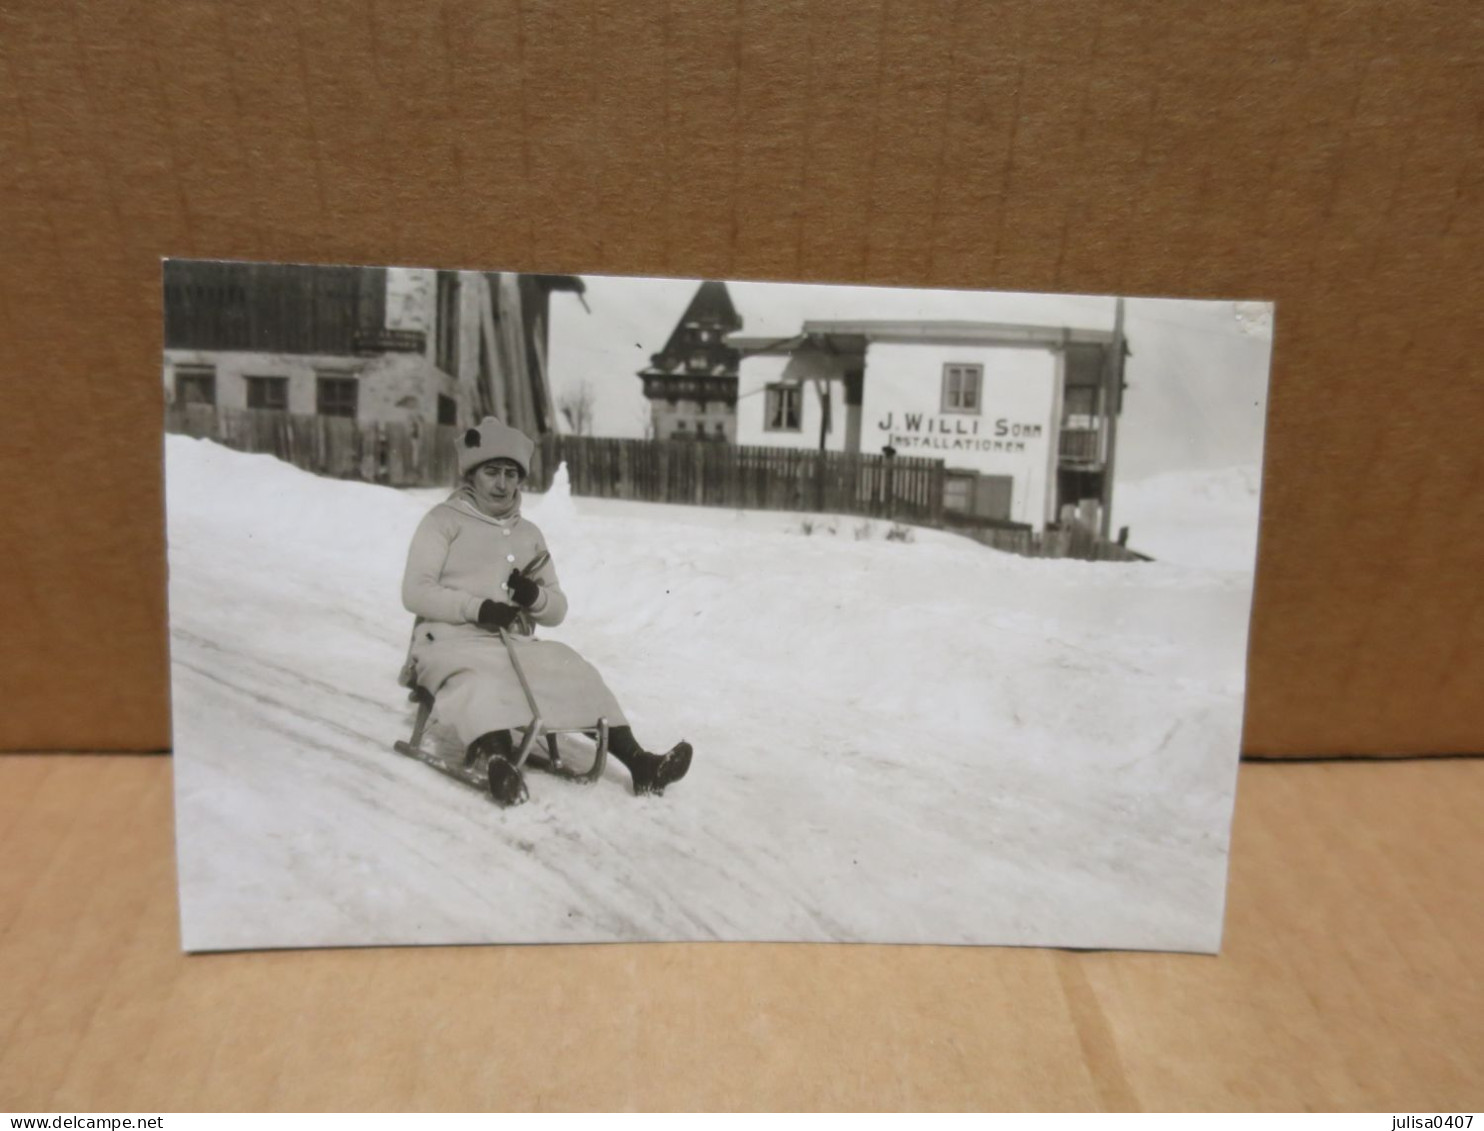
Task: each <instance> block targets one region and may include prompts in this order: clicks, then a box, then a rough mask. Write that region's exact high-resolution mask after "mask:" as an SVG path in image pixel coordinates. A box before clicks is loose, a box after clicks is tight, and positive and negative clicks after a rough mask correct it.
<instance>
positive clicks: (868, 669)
mask: <svg viewBox="0 0 1484 1131" xmlns="http://www.w3.org/2000/svg"><path fill="white" fill-rule="evenodd" d="M164 288H165V328H164V347H165V348H164V356H163V365H162V378H163V382H164V394H165V400H166V406H167V407H166V429H165V431H166V436H165V452H166V483H167V520H168V532H169V564H170V628H171V658H172V673H173V674H172V679H173V684H172V696H173V704H172V705H173V718H174V750H175V774H176V817H177V845H178V857H179V867H180V886H181V905H182V934H183V942H184V945H185V947H186V949H188V950H222V949H247V948H259V947H313V946H347V945H387V944H418V943H425V944H435V943H437V944H446V943H510V942H520V943H539V942H610V941H622V942H641V941H674V940H790V941H825V942H883V943H954V944H1004V945H1059V946H1072V947H1118V948H1131V949H1171V950H1187V951H1199V952H1213V951H1215V950H1217V949H1219V946H1220V940H1221V928H1222V914H1223V907H1224V893H1225V884H1226V870H1227V853H1228V841H1229V831H1230V823H1231V815H1232V804H1233V797H1234V789H1235V782H1236V768H1237V761H1238V755H1239V751H1240V745H1241V729H1242V716H1243V697H1244V686H1245V664H1246V649H1247V632H1248V618H1249V615H1250V611H1251V603H1252V584H1253V573H1254V568H1255V561H1256V547H1257V524H1258V502H1259V493H1260V483H1261V463H1262V441H1263V426H1264V419H1265V414H1266V406H1267V383H1268V364H1269V355H1270V352H1271V344H1272V332H1273V313H1274V312H1273V308H1272V307H1271V306H1270V305H1269V304H1266V303H1263V302H1259V301H1251V300H1249V299H1247V298H1246V297H1241V298H1237V299H1233V300H1232V301H1212V300H1183V299H1178V298H1170V299H1163V298H1161V299H1156V298H1142V297H1118V296H1084V295H1040V294H1023V293H1014V292H992V291H963V290H959V291H947V290H941V291H935V290H922V289H909V288H889V287H864V286H825V285H818V284H800V283H782V282H752V281H730V280H717V279H710V280H700V279H691V280H686V279H645V278H622V277H611V276H601V275H591V274H583V275H573V274H531V273H524V274H522V273H512V272H507V271H498V270H449V269H432V268H399V267H351V266H314V265H293V264H263V263H243V262H219V261H191V260H170V261H167V262H166V263H165V265H164Z"/></svg>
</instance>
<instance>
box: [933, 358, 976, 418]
mask: <svg viewBox="0 0 1484 1131" xmlns="http://www.w3.org/2000/svg"><path fill="white" fill-rule="evenodd" d="M983 382H984V366H982V365H955V364H953V363H951V362H950V363H949V364H948V365H945V366H943V411H944V412H978V411H979V386H980V385H981V384H983Z"/></svg>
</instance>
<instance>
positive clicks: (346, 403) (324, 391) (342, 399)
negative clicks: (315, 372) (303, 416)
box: [314, 377, 360, 419]
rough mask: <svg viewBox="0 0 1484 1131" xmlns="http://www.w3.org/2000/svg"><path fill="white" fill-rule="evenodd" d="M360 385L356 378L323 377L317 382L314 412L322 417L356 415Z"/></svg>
mask: <svg viewBox="0 0 1484 1131" xmlns="http://www.w3.org/2000/svg"><path fill="white" fill-rule="evenodd" d="M359 391H360V386H359V383H358V382H357V381H356V379H355V378H354V377H321V378H319V380H318V381H317V382H316V387H315V403H314V411H315V412H317V413H319V414H320V415H321V416H348V417H351V418H352V419H354V418H355V415H356V401H357V394H358V392H359Z"/></svg>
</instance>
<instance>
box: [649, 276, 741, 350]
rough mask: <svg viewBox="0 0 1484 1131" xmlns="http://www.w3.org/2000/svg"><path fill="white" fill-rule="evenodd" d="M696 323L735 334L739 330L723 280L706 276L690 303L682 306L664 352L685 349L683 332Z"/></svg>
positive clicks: (738, 320)
mask: <svg viewBox="0 0 1484 1131" xmlns="http://www.w3.org/2000/svg"><path fill="white" fill-rule="evenodd" d="M697 324H699V325H702V326H713V327H716V328H718V329H720V330H721V331H722V332H723V333H734V332H735V331H737V330H740V329H742V316H741V315H740V314H738V313H737V308H736V307H735V306H733V305H732V296H731V293H730V292H729V291H728V290H727V285H726V284H725V283H722V282H718V281H716V280H715V279H708V280H706V282H704V283H702V284H701V285H700V286H699V287H697V288H696V293H695V295H694V296H693V297H692V298H691V300H690V305H689V306H687V307H686V308H685V313H684V314H682V315H681V316H680V321H679V322H677V323H675V329H674V330H673V331H672V332H671V334H670V340H669V341H668V342H666V343H665V348H664V350H663V352H664V353H666V354H669V353H675V352H677V351H679V350H683V349H685V348H686V344H685V343H686V334H685V331H686V329H687V327H691V326H694V325H697Z"/></svg>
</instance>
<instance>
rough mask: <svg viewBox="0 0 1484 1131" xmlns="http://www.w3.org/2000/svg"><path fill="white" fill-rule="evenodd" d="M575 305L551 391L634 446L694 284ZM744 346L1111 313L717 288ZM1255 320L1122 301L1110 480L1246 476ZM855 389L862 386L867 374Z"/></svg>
mask: <svg viewBox="0 0 1484 1131" xmlns="http://www.w3.org/2000/svg"><path fill="white" fill-rule="evenodd" d="M583 279H584V280H585V281H586V283H587V296H586V298H587V304H588V306H589V307H590V308H591V313H589V312H588V311H585V310H584V309H583V307H582V305H581V303H580V302H579V301H578V300H577V298H576V297H575V296H573V295H570V294H563V293H560V292H559V293H556V294H554V295H552V300H551V310H552V313H551V379H552V387H553V391H554V392H555V393H556V394H557V395H558V396H560V395H561V393H562V391H563V390H565V389H569V388H574V387H576V386H579V385H580V384H581V383H582V382H584V381H586V382H588V383H589V384H590V385H591V387H592V389H593V393H594V398H595V401H596V413H595V416H596V428H595V431H596V432H597V434H598V435H600V436H642V435H643V434H644V424H645V421H646V420H647V419H648V417H649V403H648V402H647V401H646V400H645V399H644V396H643V392H642V382H640V380H639V378H638V377H637V376H636V374H637V373H638V372H639V370H640V369H642V368H644V366H645V365H647V364H648V362H649V357H650V355H651V354H653V353H656V352H658V351H659V350H660V349H661V348H662V347H663V346H664V344H665V340H666V339H667V338H668V337H669V336H670V332H671V331H672V330H673V329H674V328H675V323H676V322H677V321H678V320H679V318H680V315H681V314H682V313H683V312H684V311H685V307H686V305H687V304H688V303H689V302H690V299H691V296H692V295H694V294H695V291H696V287H697V286H698V285H699V284H698V282H697V281H696V280H694V279H630V278H619V277H613V276H602V275H584V276H583ZM727 287H728V289H729V290H730V291H731V294H732V302H733V303H734V304H735V305H736V307H737V312H738V313H739V314H740V315H741V316H742V320H743V328H742V333H743V334H745V335H747V336H748V337H752V336H768V337H779V338H783V337H789V336H791V335H793V334H795V333H797V332H798V329H799V327H800V325H801V324H802V323H803V322H805V321H806V320H810V319H822V318H833V319H846V318H849V319H926V320H954V321H982V322H1023V323H1030V324H1034V325H1042V326H1072V327H1081V328H1087V329H1109V328H1111V327H1112V325H1113V310H1114V301H1113V299H1111V298H1105V297H1099V296H1089V295H1036V294H1017V293H1012V292H1004V291H933V290H918V289H906V288H887V287H845V286H811V285H805V284H798V283H733V282H729V283H728V284H727ZM1268 314H1269V311H1267V309H1266V308H1263V307H1261V306H1259V305H1257V304H1250V303H1244V304H1236V303H1232V302H1197V301H1187V300H1170V299H1130V300H1129V301H1128V304H1127V308H1126V311H1125V316H1124V325H1125V331H1126V333H1127V336H1128V341H1129V347H1130V349H1131V350H1132V351H1133V356H1132V357H1131V358H1130V359H1129V363H1128V369H1127V371H1126V374H1125V377H1126V379H1127V381H1128V385H1129V388H1128V392H1127V394H1126V399H1125V401H1124V413H1123V417H1122V419H1121V421H1120V433H1119V454H1118V477H1119V479H1121V480H1124V479H1129V480H1131V479H1140V478H1145V477H1147V476H1149V475H1153V474H1158V473H1161V472H1166V471H1184V470H1195V469H1209V468H1221V467H1231V466H1237V465H1243V466H1253V465H1256V464H1258V463H1260V462H1261V458H1262V426H1263V420H1264V416H1265V414H1266V411H1267V386H1268V358H1269V354H1270V352H1271V347H1272V324H1271V318H1270V317H1269V316H1268ZM866 379H867V380H868V381H869V380H870V372H869V367H868V369H867V375H866Z"/></svg>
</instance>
